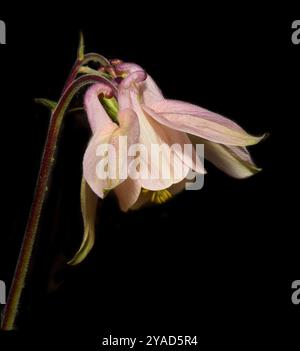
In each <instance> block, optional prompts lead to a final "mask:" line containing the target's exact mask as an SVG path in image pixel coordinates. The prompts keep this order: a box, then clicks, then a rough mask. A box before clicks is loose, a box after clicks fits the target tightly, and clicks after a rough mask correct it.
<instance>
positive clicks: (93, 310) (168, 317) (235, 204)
mask: <svg viewBox="0 0 300 351" xmlns="http://www.w3.org/2000/svg"><path fill="white" fill-rule="evenodd" d="M81 6H84V7H83V8H81V9H79V10H76V9H74V8H72V11H70V10H69V11H66V12H65V13H62V12H61V9H60V8H56V9H53V8H52V9H49V8H47V6H46V5H45V8H43V7H44V5H42V4H41V5H39V7H36V9H35V11H31V10H29V9H28V8H26V10H24V12H23V13H22V11H23V9H21V8H19V9H18V16H17V15H16V14H15V13H14V12H7V13H6V12H4V13H3V15H2V14H1V19H2V20H4V21H5V22H6V25H7V45H6V46H4V45H2V46H0V64H1V66H0V72H1V83H0V89H1V95H0V96H1V125H2V127H1V138H0V139H1V142H2V144H3V145H2V155H1V156H2V157H1V162H2V168H1V169H2V172H1V176H2V181H1V194H2V196H1V199H2V208H3V210H2V215H3V219H2V224H3V230H1V236H0V279H2V280H4V281H6V282H7V284H8V285H9V284H10V281H11V279H12V274H13V269H14V265H15V263H16V259H17V254H18V249H19V245H20V242H21V239H22V235H23V232H24V228H25V225H26V219H27V215H28V211H29V208H30V203H31V200H32V195H33V190H34V184H35V180H36V176H37V172H38V167H39V161H40V157H41V153H42V148H43V143H44V140H45V136H46V132H47V126H48V122H49V113H48V112H47V111H46V110H45V109H43V108H42V107H39V106H36V105H35V103H34V101H33V99H34V98H35V97H47V98H50V99H53V100H55V99H58V98H59V95H60V92H61V89H62V87H63V84H64V81H65V79H66V77H67V75H68V73H69V71H70V69H71V66H72V64H73V61H74V60H75V57H76V49H77V44H78V32H79V30H82V31H83V33H84V35H85V39H86V51H87V52H88V51H95V52H99V53H101V54H103V55H104V56H106V57H108V58H121V59H123V60H124V61H131V62H136V63H138V64H139V65H141V66H143V67H144V68H145V70H146V71H147V72H149V73H150V74H151V75H152V76H153V77H154V78H155V80H156V81H157V83H158V84H159V86H160V87H161V88H162V90H163V92H164V94H165V95H166V96H167V97H170V98H176V99H180V100H186V101H190V102H192V103H195V104H199V105H200V106H203V107H206V108H208V109H210V110H213V111H216V112H219V113H221V114H223V115H225V116H228V117H230V118H231V119H233V120H235V121H237V122H238V123H239V124H240V125H241V126H243V127H244V128H245V129H246V130H247V131H249V132H250V133H252V134H257V135H260V134H262V133H264V132H269V133H270V136H269V138H268V139H267V140H265V141H264V142H262V143H261V144H259V145H257V146H254V147H251V150H250V151H251V153H252V155H253V157H254V159H255V160H256V162H257V164H258V165H259V166H261V167H262V168H263V172H261V173H260V174H258V175H256V176H254V177H252V178H250V179H246V180H242V181H241V180H235V179H231V178H229V177H227V176H226V175H224V174H223V173H222V172H221V171H218V170H216V169H215V168H213V167H212V166H210V165H209V164H206V168H207V170H208V175H207V176H206V178H205V186H204V189H202V190H201V191H199V192H193V191H190V192H185V193H182V194H181V195H179V196H178V197H176V198H175V199H174V200H173V201H171V202H169V203H168V204H166V205H163V206H161V207H156V208H149V209H144V210H141V211H138V212H132V213H129V214H123V213H120V211H119V210H118V207H117V205H116V202H115V200H114V199H113V198H110V199H107V201H106V202H105V203H104V204H103V206H101V208H100V209H99V221H98V224H97V241H96V246H95V249H94V250H93V252H92V253H91V255H90V256H89V257H88V259H87V260H86V261H85V262H84V263H83V264H81V265H80V266H78V267H75V268H67V267H66V265H65V260H66V257H67V258H70V257H71V256H72V254H73V253H74V252H75V251H76V248H77V247H78V245H79V242H80V237H81V233H82V224H81V217H80V208H79V184H80V166H81V165H80V162H81V156H82V154H83V152H84V147H85V145H86V142H87V140H88V128H87V126H86V123H85V121H84V118H83V116H74V118H69V117H68V119H67V122H66V127H65V129H64V133H63V137H62V140H61V147H60V150H61V151H60V152H59V155H58V161H57V167H56V171H55V174H54V178H53V184H52V189H51V192H50V196H49V201H48V203H47V206H46V209H45V211H44V216H43V222H42V227H41V232H40V233H41V235H40V240H39V241H40V242H39V244H38V247H37V249H36V253H35V256H34V264H33V267H32V274H31V278H30V280H29V282H28V288H27V289H26V290H25V298H24V301H23V306H22V307H21V309H20V318H19V321H18V325H19V331H18V332H13V333H6V334H4V333H2V334H1V339H0V341H1V343H2V345H4V344H6V343H7V344H10V345H16V344H17V343H18V342H22V343H23V342H24V340H26V341H28V343H30V344H31V343H36V344H39V341H38V340H39V339H38V336H37V334H38V335H45V338H44V339H43V343H42V344H39V345H44V343H45V342H47V344H48V343H51V344H52V343H53V345H56V346H57V344H58V342H59V341H58V340H62V339H61V337H63V340H64V342H65V343H66V345H67V347H68V346H69V347H70V345H71V344H73V343H74V344H75V343H76V344H81V343H84V345H85V346H84V347H85V348H84V349H85V350H96V349H98V348H97V347H98V346H97V345H98V344H99V342H100V340H101V337H102V336H104V335H108V334H110V333H112V334H113V335H121V336H139V335H140V336H142V335H152V334H155V335H173V334H174V335H190V334H193V335H198V336H199V341H200V343H199V345H200V347H199V349H201V348H202V349H203V350H215V349H217V347H218V348H219V347H222V348H227V347H230V348H233V349H244V347H245V346H248V345H251V346H255V347H261V346H263V347H267V348H268V347H270V346H271V345H278V344H282V346H284V347H287V345H288V344H292V343H294V342H296V341H297V336H298V335H299V313H300V311H299V306H295V305H293V304H292V302H291V293H292V290H291V284H292V281H294V280H296V279H299V235H298V234H297V231H298V228H297V223H298V218H297V216H298V213H297V211H296V209H297V208H298V183H297V182H296V179H297V178H298V172H297V166H298V152H297V149H298V143H297V141H298V138H299V135H298V127H297V122H298V116H299V106H298V94H299V93H298V92H299V88H298V82H299V62H300V45H299V46H295V45H293V44H292V42H291V34H292V29H291V23H292V22H293V21H294V20H295V19H299V18H297V13H296V12H293V11H292V9H290V10H291V11H290V14H287V13H286V12H284V11H283V9H281V8H274V7H273V8H272V11H271V9H269V10H270V11H262V9H261V8H259V7H257V8H248V7H246V6H245V7H244V6H243V7H240V8H236V7H235V8H232V9H231V8H229V7H227V8H226V9H222V8H220V7H215V8H213V9H206V8H204V7H201V6H200V7H197V8H196V5H195V6H192V7H191V6H190V5H189V6H187V7H184V4H181V6H179V5H176V6H175V5H174V4H173V5H172V6H171V5H170V7H169V8H168V9H163V8H162V7H161V4H160V6H159V5H158V4H154V3H151V4H150V3H148V4H144V5H143V4H142V3H140V4H139V5H136V6H138V7H136V6H134V5H133V4H132V5H130V4H129V3H123V4H120V5H119V4H117V3H106V4H105V3H101V2H100V3H99V4H98V5H92V4H88V3H87V4H84V5H81ZM271 12H272V16H271ZM21 13H22V15H20V14H21ZM298 17H299V16H298ZM37 331H38V333H37ZM297 332H298V334H297ZM59 337H60V339H59ZM2 340H3V341H2ZM20 340H21V341H20ZM61 343H62V341H60V342H59V345H61ZM23 345H24V344H23ZM1 349H2V348H1ZM107 349H109V348H107Z"/></svg>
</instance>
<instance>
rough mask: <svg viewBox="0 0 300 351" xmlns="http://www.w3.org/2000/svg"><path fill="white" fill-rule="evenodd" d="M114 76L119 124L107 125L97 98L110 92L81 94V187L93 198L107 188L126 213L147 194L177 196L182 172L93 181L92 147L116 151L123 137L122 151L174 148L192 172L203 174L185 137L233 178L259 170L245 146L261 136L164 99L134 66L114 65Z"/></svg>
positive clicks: (91, 90)
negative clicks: (84, 126) (86, 133)
mask: <svg viewBox="0 0 300 351" xmlns="http://www.w3.org/2000/svg"><path fill="white" fill-rule="evenodd" d="M115 72H116V73H117V75H119V76H120V77H122V78H123V79H122V80H121V82H120V83H119V84H118V95H117V96H116V98H117V101H118V105H119V113H118V121H119V125H118V124H117V123H115V122H113V121H112V119H111V118H110V117H109V115H108V113H107V112H106V110H105V109H104V107H103V106H102V104H101V102H100V100H99V95H100V94H104V95H105V94H108V95H110V94H111V92H109V91H108V90H107V89H108V88H107V87H106V86H105V85H102V84H95V85H93V86H92V87H91V88H89V89H88V91H87V93H86V95H85V109H86V112H87V115H88V119H89V122H90V125H91V128H92V131H93V137H92V139H91V141H90V143H89V146H88V148H87V150H86V153H85V156H84V162H83V171H84V177H85V179H86V181H87V183H88V184H89V186H90V187H91V189H92V190H93V191H94V192H95V193H96V194H97V195H98V196H99V197H101V198H103V197H104V195H105V193H106V191H107V190H111V189H113V190H114V192H115V193H116V195H117V197H118V200H119V204H120V207H121V209H122V210H123V211H127V210H128V209H129V208H132V207H133V206H134V205H135V204H142V203H143V202H144V201H140V200H141V197H144V198H145V200H146V199H148V198H149V196H150V194H151V193H152V192H159V191H162V190H166V189H169V190H171V191H172V189H173V188H175V189H176V192H178V191H180V190H182V189H183V188H184V178H185V176H186V173H185V174H183V175H182V177H181V178H172V177H170V178H169V179H163V178H159V179H137V180H133V179H131V178H130V177H128V178H127V179H125V180H124V179H117V180H109V179H107V180H101V179H99V178H98V177H97V175H96V172H95V169H96V164H97V161H98V160H97V157H96V149H97V147H98V146H99V145H100V144H101V143H110V144H113V145H115V146H116V147H117V143H118V137H119V136H120V135H126V136H127V137H128V147H130V145H132V144H136V143H140V144H142V145H144V146H146V147H147V149H149V150H150V148H151V145H152V144H159V145H160V144H168V145H173V144H179V145H181V146H182V153H179V154H177V155H176V157H177V158H178V165H180V164H182V163H185V165H186V166H187V167H189V168H190V169H192V170H194V171H196V172H198V173H205V170H204V168H203V166H202V164H201V162H200V161H199V159H198V158H197V155H196V153H194V154H193V155H188V154H184V151H183V145H184V144H190V143H191V139H192V140H193V142H194V143H195V142H196V143H199V144H204V145H205V157H206V158H207V159H208V160H209V161H211V162H212V163H214V164H215V165H216V166H217V167H219V168H220V169H222V170H223V171H224V172H226V173H227V174H229V175H231V176H233V177H236V178H245V177H248V176H251V175H252V174H254V173H255V172H257V171H258V170H259V169H258V168H257V167H256V166H255V164H254V163H253V161H252V159H251V157H250V155H249V152H248V151H247V149H246V146H249V145H253V144H256V143H258V142H259V141H260V140H261V139H262V137H255V136H252V135H250V134H248V133H246V132H245V131H244V130H243V129H242V128H241V127H239V126H238V125H237V124H236V123H235V122H233V121H231V120H229V119H227V118H225V117H223V116H220V115H218V114H216V113H213V112H210V111H208V110H206V109H204V108H202V107H199V106H196V105H192V104H190V103H186V102H181V101H177V100H169V99H165V98H164V96H163V95H162V93H161V91H160V89H159V88H158V86H157V85H156V83H155V82H154V81H153V79H152V78H151V77H150V76H149V75H147V74H146V73H145V71H144V70H143V69H142V68H141V67H140V66H138V65H136V64H131V63H120V64H117V65H116V66H115ZM118 157H120V158H121V157H122V155H118ZM148 161H149V160H148ZM121 164H122V160H121ZM175 164H176V162H175ZM157 167H159V165H157ZM175 184H177V186H174V185H175ZM147 190H148V191H149V192H148V191H147ZM138 200H139V201H138Z"/></svg>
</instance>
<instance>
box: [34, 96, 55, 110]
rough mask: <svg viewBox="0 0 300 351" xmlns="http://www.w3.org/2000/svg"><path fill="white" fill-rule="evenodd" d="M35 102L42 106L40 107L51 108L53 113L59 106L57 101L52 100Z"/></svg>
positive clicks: (36, 100)
mask: <svg viewBox="0 0 300 351" xmlns="http://www.w3.org/2000/svg"><path fill="white" fill-rule="evenodd" d="M34 101H35V102H36V103H37V104H40V105H43V106H45V107H47V108H49V110H50V111H53V110H55V108H56V106H57V102H55V101H52V100H49V99H43V98H41V99H34Z"/></svg>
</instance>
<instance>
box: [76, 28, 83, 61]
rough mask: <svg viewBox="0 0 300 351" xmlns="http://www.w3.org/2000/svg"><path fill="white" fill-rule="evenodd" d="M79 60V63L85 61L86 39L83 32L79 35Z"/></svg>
mask: <svg viewBox="0 0 300 351" xmlns="http://www.w3.org/2000/svg"><path fill="white" fill-rule="evenodd" d="M77 59H78V60H79V61H83V60H84V37H83V34H82V32H80V33H79V46H78V51H77Z"/></svg>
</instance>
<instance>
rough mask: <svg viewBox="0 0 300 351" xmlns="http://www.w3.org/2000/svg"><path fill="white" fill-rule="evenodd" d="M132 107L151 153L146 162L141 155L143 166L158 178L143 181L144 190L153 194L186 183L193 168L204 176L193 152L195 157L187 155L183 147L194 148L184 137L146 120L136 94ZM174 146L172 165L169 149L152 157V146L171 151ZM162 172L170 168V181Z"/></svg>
mask: <svg viewBox="0 0 300 351" xmlns="http://www.w3.org/2000/svg"><path fill="white" fill-rule="evenodd" d="M131 103H132V107H133V108H134V110H135V112H136V113H137V115H138V118H139V123H140V143H141V144H142V145H143V146H144V147H145V148H146V150H147V151H148V154H147V155H148V157H147V158H144V153H141V164H142V165H144V166H147V169H148V173H149V174H151V171H152V172H153V171H154V172H155V173H156V174H157V175H158V177H157V178H155V179H151V178H150V177H148V178H147V179H143V178H141V179H140V182H141V186H142V187H143V188H144V189H148V190H152V191H156V190H163V189H166V188H168V187H170V186H171V185H172V184H174V183H178V182H180V181H181V180H182V179H184V178H185V177H186V175H187V173H188V172H189V169H190V168H194V169H196V171H199V173H204V172H205V171H204V168H203V165H202V164H201V162H200V160H198V162H196V161H197V155H196V154H195V153H194V152H192V155H189V154H186V153H185V152H184V145H185V144H191V142H190V140H189V138H188V137H187V135H186V134H185V133H182V132H179V131H176V130H172V129H170V128H168V127H165V126H163V125H161V124H159V123H157V122H156V121H155V120H153V119H152V118H149V117H147V116H146V115H145V113H144V111H143V110H142V108H141V106H140V103H139V101H138V96H137V95H136V94H135V92H131ZM174 144H177V146H178V147H175V148H174V149H172V150H174V153H173V155H172V156H173V160H171V161H172V162H171V164H170V163H169V153H168V152H169V150H168V149H167V148H163V149H161V154H160V157H153V154H152V153H151V148H152V147H153V145H157V146H162V145H164V146H169V147H170V146H172V145H174ZM151 157H152V159H151ZM164 167H165V168H164ZM163 168H164V169H167V168H169V170H170V174H169V175H168V177H164V176H163V174H162V169H163Z"/></svg>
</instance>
